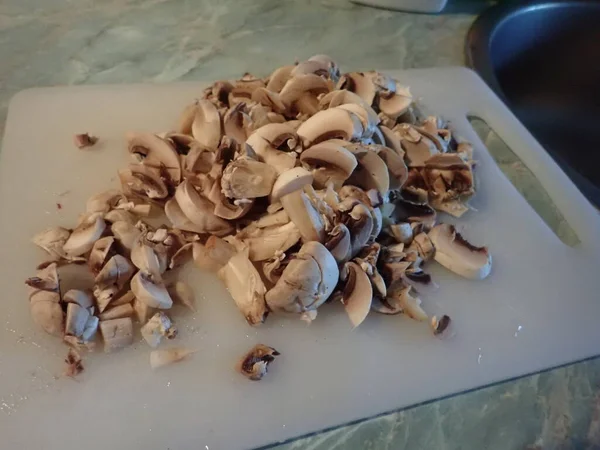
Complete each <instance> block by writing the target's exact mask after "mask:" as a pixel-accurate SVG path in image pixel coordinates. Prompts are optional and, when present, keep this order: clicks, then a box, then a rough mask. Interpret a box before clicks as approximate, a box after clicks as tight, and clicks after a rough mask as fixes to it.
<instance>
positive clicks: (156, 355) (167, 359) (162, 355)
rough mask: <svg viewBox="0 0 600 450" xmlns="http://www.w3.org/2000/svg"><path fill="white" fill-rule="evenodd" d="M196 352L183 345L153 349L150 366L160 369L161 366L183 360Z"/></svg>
mask: <svg viewBox="0 0 600 450" xmlns="http://www.w3.org/2000/svg"><path fill="white" fill-rule="evenodd" d="M192 353H194V351H193V350H189V349H187V348H183V347H174V348H168V349H166V350H153V351H152V352H150V367H152V368H153V369H158V368H159V367H164V366H168V365H170V364H173V363H176V362H180V361H183V360H184V359H185V358H187V357H188V356H189V355H191V354H192Z"/></svg>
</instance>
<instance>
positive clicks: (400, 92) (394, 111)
mask: <svg viewBox="0 0 600 450" xmlns="http://www.w3.org/2000/svg"><path fill="white" fill-rule="evenodd" d="M412 102H413V97H412V95H411V93H410V89H409V88H406V87H402V88H400V89H398V87H397V88H396V92H395V93H394V94H393V95H391V96H389V97H385V96H380V97H379V110H380V111H381V112H382V113H384V114H385V115H386V116H388V117H390V118H391V119H394V120H396V119H397V118H398V117H400V116H401V115H403V114H404V113H406V112H407V111H408V110H409V108H410V106H411V105H412Z"/></svg>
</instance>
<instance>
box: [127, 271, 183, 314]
mask: <svg viewBox="0 0 600 450" xmlns="http://www.w3.org/2000/svg"><path fill="white" fill-rule="evenodd" d="M131 290H132V292H133V294H134V295H135V298H136V299H138V300H140V301H142V302H144V303H146V305H148V306H149V307H151V308H158V309H169V308H171V306H173V300H172V299H171V296H170V295H169V292H168V291H167V288H166V287H165V285H164V284H163V283H162V282H155V281H154V280H153V279H152V276H151V275H150V274H148V273H145V272H143V271H141V270H140V271H138V272H137V273H136V274H135V275H134V276H133V278H132V279H131Z"/></svg>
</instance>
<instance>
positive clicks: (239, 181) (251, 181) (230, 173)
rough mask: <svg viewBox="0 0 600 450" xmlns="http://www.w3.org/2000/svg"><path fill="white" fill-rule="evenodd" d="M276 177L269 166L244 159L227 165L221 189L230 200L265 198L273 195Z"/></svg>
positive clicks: (275, 173)
mask: <svg viewBox="0 0 600 450" xmlns="http://www.w3.org/2000/svg"><path fill="white" fill-rule="evenodd" d="M276 177H277V172H276V171H275V169H274V168H273V167H271V166H269V165H268V164H265V163H262V162H259V161H254V160H252V159H250V158H248V157H242V158H238V159H236V160H234V161H232V162H230V163H229V164H228V165H227V167H226V168H225V170H224V171H223V176H222V178H221V188H222V190H223V193H224V194H225V195H226V196H227V197H229V198H236V199H246V198H256V197H265V196H267V195H269V194H270V193H271V189H272V187H273V183H275V178H276Z"/></svg>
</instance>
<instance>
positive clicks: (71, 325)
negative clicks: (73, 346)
mask: <svg viewBox="0 0 600 450" xmlns="http://www.w3.org/2000/svg"><path fill="white" fill-rule="evenodd" d="M89 317H90V312H89V311H88V310H87V309H86V308H82V307H81V306H79V305H78V304H77V303H69V304H68V305H67V318H66V321H65V334H68V335H71V336H77V337H79V336H81V335H82V334H83V330H84V329H85V325H86V323H87V321H88V319H89Z"/></svg>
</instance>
